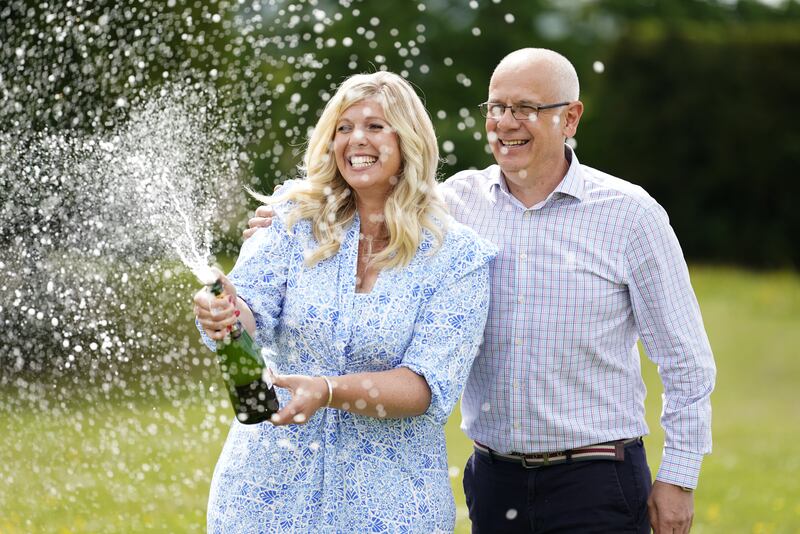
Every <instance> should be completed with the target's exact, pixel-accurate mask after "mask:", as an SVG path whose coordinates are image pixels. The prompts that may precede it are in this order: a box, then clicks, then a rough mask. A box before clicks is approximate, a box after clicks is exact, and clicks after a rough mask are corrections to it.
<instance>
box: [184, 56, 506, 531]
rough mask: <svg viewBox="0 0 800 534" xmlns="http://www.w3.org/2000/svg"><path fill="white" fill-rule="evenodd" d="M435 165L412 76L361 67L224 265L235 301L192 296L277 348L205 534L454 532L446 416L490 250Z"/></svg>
mask: <svg viewBox="0 0 800 534" xmlns="http://www.w3.org/2000/svg"><path fill="white" fill-rule="evenodd" d="M437 162H438V150H437V144H436V138H435V134H434V131H433V126H432V124H431V121H430V118H429V117H428V114H427V112H426V110H425V108H424V106H423V105H422V102H421V101H420V100H419V98H418V97H417V95H416V94H415V92H414V90H413V89H412V87H411V86H410V85H409V84H408V83H407V82H406V81H404V80H403V79H402V78H400V77H399V76H397V75H395V74H391V73H387V72H377V73H374V74H368V75H363V74H361V75H356V76H352V77H351V78H349V79H347V80H346V81H345V82H344V83H343V84H342V85H341V87H340V88H339V89H338V91H337V92H336V94H335V95H334V96H333V97H332V98H331V100H330V101H329V102H328V104H327V105H326V106H325V109H324V111H323V113H322V116H321V117H320V119H319V122H318V123H317V125H316V127H315V129H314V131H313V134H312V135H311V138H310V140H309V144H308V149H307V151H306V154H305V157H304V165H303V168H302V170H303V172H304V175H305V177H304V179H303V180H299V181H296V182H293V183H291V184H290V185H286V186H284V187H283V188H281V190H280V195H279V197H278V198H276V199H274V200H271V202H272V203H273V208H274V210H275V213H276V217H275V219H274V221H273V224H272V226H271V227H270V228H268V229H262V230H259V231H258V232H256V234H255V235H254V236H253V237H252V238H251V239H248V240H247V242H246V243H245V244H244V246H243V247H242V251H241V254H240V256H239V258H238V261H237V263H236V265H235V267H234V268H233V270H232V271H231V273H230V281H228V279H224V277H223V282H224V286H225V290H226V293H227V294H228V295H229V297H230V300H224V299H223V300H215V299H209V298H208V293H207V292H206V291H200V292H198V293H197V295H195V313H196V315H197V320H198V323H199V325H201V327H202V328H203V330H204V332H205V334H206V335H207V337H209V338H211V339H221V338H222V337H224V335H225V334H226V330H228V329H229V328H230V326H231V325H232V324H234V322H235V321H237V320H239V321H241V322H242V324H243V325H244V326H245V328H247V329H248V331H249V332H250V333H251V334H255V338H256V341H257V342H258V343H259V344H260V345H261V346H263V347H272V348H273V349H274V351H275V357H274V360H275V364H276V366H277V369H278V371H279V372H280V374H279V375H277V376H275V379H274V383H275V385H276V386H278V387H279V388H284V389H279V390H278V396H279V400H280V402H281V406H282V408H281V410H280V411H279V412H278V413H277V414H275V416H273V420H272V424H270V423H261V424H257V425H251V426H247V425H242V424H240V423H239V422H237V421H234V423H233V426H232V427H231V430H230V434H229V436H228V439H227V441H226V443H225V447H224V449H223V451H222V455H221V457H220V459H219V462H218V463H217V467H216V469H215V472H214V477H213V480H212V483H211V494H210V498H209V507H208V529H209V531H210V532H236V533H242V532H277V531H280V532H313V531H319V532H384V531H385V532H432V531H436V530H439V531H452V529H453V527H454V523H455V506H454V503H453V496H452V493H451V490H450V482H449V477H448V464H447V457H446V450H445V443H444V431H443V426H444V423H445V422H446V420H447V417H448V415H449V414H450V412H451V410H452V408H453V406H454V404H455V402H456V400H457V399H458V397H459V395H460V393H461V390H462V387H463V385H464V381H465V380H466V376H467V374H468V372H469V369H470V366H471V364H472V360H473V358H474V357H475V354H476V351H477V349H478V345H479V343H480V342H481V339H482V331H483V327H484V323H485V321H486V315H487V311H488V301H489V263H490V262H491V260H492V258H493V257H494V255H495V254H496V250H495V249H494V248H493V246H492V245H490V244H488V243H487V242H485V241H482V240H480V239H479V238H478V237H477V236H476V234H474V233H473V232H472V231H471V230H469V229H467V228H466V227H463V226H461V225H459V224H458V223H456V222H455V221H453V220H451V219H450V217H449V216H448V215H447V213H446V208H445V207H444V204H443V203H442V201H441V200H440V199H439V198H438V197H437V196H436V193H435V188H434V185H435V183H436V182H435V172H436V166H437ZM218 303H221V304H218ZM217 305H220V306H221V307H220V308H215V309H211V307H210V306H217ZM208 341H209V346H212V347H213V345H212V344H211V342H210V340H208Z"/></svg>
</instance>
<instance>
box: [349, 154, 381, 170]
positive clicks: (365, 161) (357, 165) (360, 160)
mask: <svg viewBox="0 0 800 534" xmlns="http://www.w3.org/2000/svg"><path fill="white" fill-rule="evenodd" d="M376 161H378V158H376V157H375V156H353V157H351V158H350V165H351V166H352V167H353V168H354V169H364V168H366V167H369V166H371V165H372V164H373V163H375V162H376Z"/></svg>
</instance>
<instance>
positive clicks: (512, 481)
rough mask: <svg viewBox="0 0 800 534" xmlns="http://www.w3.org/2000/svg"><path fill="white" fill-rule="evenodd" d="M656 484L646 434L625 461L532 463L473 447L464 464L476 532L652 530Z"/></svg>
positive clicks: (631, 447)
mask: <svg viewBox="0 0 800 534" xmlns="http://www.w3.org/2000/svg"><path fill="white" fill-rule="evenodd" d="M651 484H652V481H651V478H650V469H649V468H648V467H647V458H646V457H645V451H644V445H643V444H642V442H641V440H637V441H635V442H633V443H630V444H628V445H627V446H626V447H625V461H621V462H620V461H614V460H588V461H578V462H571V463H566V464H560V465H552V466H546V467H537V468H533V469H527V468H525V467H523V466H522V465H521V464H518V463H510V462H506V461H501V460H499V459H497V458H492V457H490V456H488V455H486V454H483V453H478V452H473V454H472V456H471V457H470V458H469V460H468V461H467V466H466V468H465V469H464V493H465V494H466V496H467V507H468V508H469V518H470V520H471V521H472V532H473V534H489V533H491V534H495V533H497V534H500V533H514V534H516V533H526V534H528V533H536V534H540V533H541V534H544V533H556V532H557V533H567V532H575V533H581V534H586V533H591V532H598V533H599V532H602V533H623V532H630V533H636V534H645V533H649V532H650V522H649V520H648V517H647V497H648V495H649V493H650V487H651Z"/></svg>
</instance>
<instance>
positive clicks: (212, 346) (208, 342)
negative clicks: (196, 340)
mask: <svg viewBox="0 0 800 534" xmlns="http://www.w3.org/2000/svg"><path fill="white" fill-rule="evenodd" d="M194 324H195V326H197V329H198V330H199V331H200V340H201V341H202V342H203V344H204V345H205V346H206V347H208V348H209V349H211V350H212V351H214V352H217V342H216V341H214V340H213V339H211V338H210V337H208V334H206V331H205V330H204V329H203V327H202V326H200V321H198V320H197V319H195V320H194Z"/></svg>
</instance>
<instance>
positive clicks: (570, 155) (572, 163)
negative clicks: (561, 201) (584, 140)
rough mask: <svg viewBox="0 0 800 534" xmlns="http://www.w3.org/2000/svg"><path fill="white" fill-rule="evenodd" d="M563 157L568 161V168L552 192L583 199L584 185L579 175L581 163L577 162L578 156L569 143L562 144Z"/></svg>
mask: <svg viewBox="0 0 800 534" xmlns="http://www.w3.org/2000/svg"><path fill="white" fill-rule="evenodd" d="M564 157H565V158H567V161H569V168H568V169H567V174H565V175H564V179H563V180H561V182H559V184H558V185H557V186H556V188H555V190H554V191H553V192H554V193H562V194H565V195H569V196H571V197H575V198H577V199H578V200H579V201H580V200H583V194H584V185H583V177H582V176H581V164H580V163H579V162H578V156H576V155H575V151H574V150H572V147H571V146H569V145H566V144H565V145H564Z"/></svg>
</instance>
